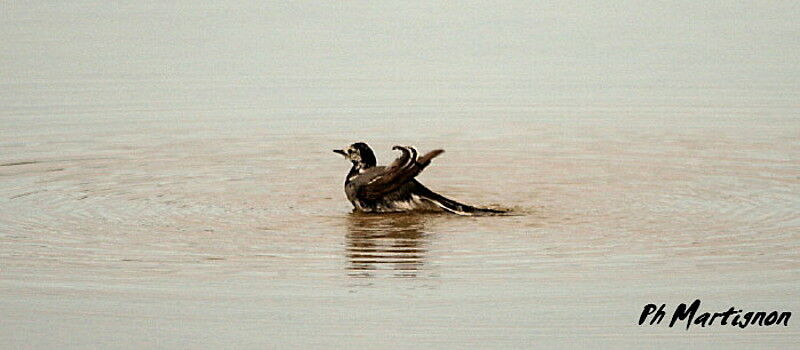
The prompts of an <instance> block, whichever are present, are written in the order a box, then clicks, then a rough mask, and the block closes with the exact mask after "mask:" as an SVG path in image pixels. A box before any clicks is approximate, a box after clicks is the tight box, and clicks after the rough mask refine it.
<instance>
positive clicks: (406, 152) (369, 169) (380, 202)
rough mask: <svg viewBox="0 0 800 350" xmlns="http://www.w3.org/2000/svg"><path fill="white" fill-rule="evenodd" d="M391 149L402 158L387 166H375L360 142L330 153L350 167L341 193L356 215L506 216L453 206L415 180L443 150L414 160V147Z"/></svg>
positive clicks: (487, 210)
mask: <svg viewBox="0 0 800 350" xmlns="http://www.w3.org/2000/svg"><path fill="white" fill-rule="evenodd" d="M392 149H393V150H399V151H400V152H402V154H401V155H400V157H398V158H397V159H396V160H395V161H394V162H392V164H389V166H377V160H376V159H375V153H373V152H372V149H370V148H369V146H367V144H366V143H363V142H357V143H354V144H352V145H350V147H348V148H347V150H339V149H337V150H333V151H334V152H336V153H339V154H341V155H343V156H344V157H345V158H347V159H348V160H350V161H351V162H352V163H353V167H352V168H351V169H350V172H349V173H348V174H347V179H346V180H345V182H344V192H345V194H346V195H347V199H348V200H349V201H350V203H353V207H355V210H356V211H362V212H368V213H389V212H405V211H414V210H420V211H436V210H445V211H447V212H450V213H454V214H459V215H474V214H478V213H504V212H505V211H501V210H495V209H485V208H476V207H473V206H470V205H466V204H462V203H459V202H456V201H454V200H452V199H449V198H445V197H444V196H442V195H440V194H438V193H436V192H433V191H431V190H429V189H428V188H427V187H425V186H423V185H422V184H421V183H419V182H418V181H417V180H415V179H414V177H416V176H417V175H418V174H419V173H420V172H421V171H422V169H425V167H426V166H428V164H430V163H431V160H432V159H433V158H435V157H436V156H438V155H440V154H442V153H444V150H440V149H437V150H433V151H430V152H428V153H427V154H425V155H424V156H422V157H419V158H417V150H415V149H414V148H413V147H408V146H394V147H392Z"/></svg>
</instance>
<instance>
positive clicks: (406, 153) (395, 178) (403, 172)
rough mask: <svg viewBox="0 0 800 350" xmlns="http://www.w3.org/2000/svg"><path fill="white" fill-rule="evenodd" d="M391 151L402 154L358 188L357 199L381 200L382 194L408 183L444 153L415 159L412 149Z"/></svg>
mask: <svg viewBox="0 0 800 350" xmlns="http://www.w3.org/2000/svg"><path fill="white" fill-rule="evenodd" d="M392 149H393V150H399V151H400V152H402V154H401V155H400V157H397V159H395V161H394V162H392V164H390V165H389V166H388V167H386V168H385V169H384V170H383V171H382V172H381V173H380V174H378V175H377V176H375V177H374V178H372V179H370V181H369V182H367V183H366V184H363V185H361V186H360V187H359V188H358V196H359V198H363V199H378V198H381V196H383V195H384V194H386V193H390V192H392V191H394V190H396V189H398V188H399V187H400V186H403V185H404V184H406V183H408V181H410V180H411V179H413V178H414V177H415V176H417V175H418V174H419V173H420V172H421V171H422V169H425V167H426V166H428V164H430V163H431V160H432V159H433V158H435V157H436V156H438V155H440V154H442V153H444V150H440V149H437V150H433V151H430V152H428V153H426V154H425V155H424V156H422V157H419V158H417V150H416V149H414V148H413V147H408V146H394V147H392Z"/></svg>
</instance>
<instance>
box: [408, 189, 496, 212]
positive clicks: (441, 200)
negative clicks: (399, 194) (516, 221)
mask: <svg viewBox="0 0 800 350" xmlns="http://www.w3.org/2000/svg"><path fill="white" fill-rule="evenodd" d="M415 192H416V193H417V194H418V195H420V196H421V197H423V198H425V199H427V200H429V201H430V202H432V203H433V204H435V205H436V206H438V207H439V208H442V209H444V210H445V211H447V212H450V213H453V214H458V215H480V214H502V213H506V212H507V211H505V210H497V209H488V208H476V207H473V206H471V205H467V204H464V203H459V202H456V201H454V200H452V199H450V198H447V197H445V196H442V195H440V194H438V193H436V192H433V191H431V190H430V189H428V188H427V187H425V186H423V185H422V184H420V183H417V188H416V191H415Z"/></svg>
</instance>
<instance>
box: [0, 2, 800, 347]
mask: <svg viewBox="0 0 800 350" xmlns="http://www.w3.org/2000/svg"><path fill="white" fill-rule="evenodd" d="M62 6H66V8H61V9H59V11H62V12H63V13H61V14H60V15H59V16H56V14H58V13H59V12H57V11H55V12H54V11H49V10H45V9H16V10H15V11H16V12H14V13H15V14H16V15H17V16H16V17H14V19H13V20H9V21H7V22H5V23H4V24H3V26H4V27H3V28H5V29H6V30H7V31H8V32H7V33H11V32H12V31H13V33H17V34H19V35H18V36H13V38H14V39H13V40H10V43H11V44H12V45H13V47H14V48H15V49H16V50H14V51H13V52H12V53H9V54H8V55H10V56H6V57H5V58H6V59H8V58H9V57H10V58H12V60H11V61H12V63H13V64H14V66H13V69H10V68H9V69H5V68H4V69H5V70H4V72H6V73H8V74H6V75H5V78H3V80H2V86H3V91H2V92H0V112H2V115H0V296H1V297H2V298H0V313H2V314H3V315H4V316H3V317H2V319H0V329H2V330H0V343H1V344H4V345H5V347H11V348H16V347H19V348H63V347H67V348H97V347H118V346H123V345H124V346H126V347H127V346H129V347H134V348H141V347H152V346H156V347H211V348H217V347H221V346H225V347H230V346H235V347H252V348H262V347H264V346H268V345H272V346H278V347H309V346H311V347H318V348H329V347H340V346H346V347H368V348H371V347H387V346H392V345H397V346H401V347H410V346H415V347H416V346H423V347H439V348H450V347H453V346H456V347H482V348H498V347H506V348H508V347H511V348H527V347H536V346H537V345H538V346H554V345H561V346H564V345H566V344H571V345H573V346H575V345H583V346H586V345H588V344H592V345H593V346H601V347H609V348H612V347H620V346H628V347H631V346H635V347H652V346H662V347H676V348H685V347H696V348H704V347H706V346H709V345H717V346H732V345H738V346H748V347H749V346H771V347H776V348H787V347H790V346H793V345H794V344H796V342H797V339H798V337H800V333H798V330H797V327H796V325H794V323H795V322H794V321H795V320H792V322H790V327H788V328H762V329H747V330H739V329H733V328H728V327H725V328H722V327H718V328H711V329H692V330H691V331H688V332H687V331H685V330H683V329H677V328H675V329H670V328H667V327H666V326H660V327H641V326H637V325H636V322H637V320H638V317H639V313H640V312H641V310H642V307H643V306H644V305H645V304H648V303H668V304H670V305H675V304H677V303H681V302H687V303H688V302H691V301H692V300H694V299H695V298H700V299H702V300H703V305H704V309H707V310H708V311H724V310H726V309H727V308H728V307H730V306H737V307H739V308H744V309H749V310H784V311H795V312H797V311H798V310H800V303H799V302H798V301H797V300H800V299H798V298H797V296H798V294H799V293H798V292H800V283H799V282H800V279H799V278H798V276H799V275H798V272H800V249H798V248H800V230H799V229H800V210H799V209H800V138H799V137H798V136H799V135H800V122H799V121H800V114H798V107H800V105H798V102H797V101H800V86H798V85H797V80H796V79H794V78H793V77H796V75H792V74H793V73H795V72H798V71H800V70H797V69H795V68H796V67H795V66H796V64H794V63H783V65H780V64H778V65H777V66H776V65H772V66H770V65H766V66H765V67H766V68H754V67H756V66H744V67H745V68H741V69H738V68H732V67H739V66H737V65H736V64H730V65H722V66H715V65H712V64H709V65H705V66H702V69H700V68H685V67H681V65H680V64H674V65H667V66H664V65H654V66H652V67H655V68H653V69H651V68H652V67H651V66H647V68H646V69H645V67H644V66H624V65H622V66H620V65H617V66H613V67H616V68H613V67H612V70H611V71H610V72H609V71H606V70H605V68H603V67H600V68H598V67H590V68H586V67H585V66H582V65H578V66H577V68H576V69H577V71H571V68H570V67H569V65H570V62H566V63H563V62H562V63H563V65H562V63H559V64H554V63H550V65H549V66H548V65H545V66H544V67H542V66H541V65H537V67H536V68H531V69H527V68H525V65H524V64H522V65H513V64H512V66H503V67H507V68H508V70H509V71H504V70H503V69H501V68H502V67H501V68H497V69H499V70H498V71H493V70H489V71H487V70H477V73H475V74H472V73H471V72H468V71H461V70H458V69H451V70H447V71H445V72H440V71H438V70H437V69H436V67H439V66H438V63H431V64H433V65H434V66H426V68H424V69H422V71H423V72H428V73H431V74H427V75H426V74H416V75H415V74H412V73H413V72H416V71H417V70H419V69H421V68H419V67H416V68H414V67H407V66H406V67H403V68H404V69H405V70H402V71H400V72H399V73H398V72H391V71H390V72H380V73H377V72H375V71H373V70H371V68H363V69H364V70H358V69H361V68H353V67H347V68H343V66H341V65H336V66H334V67H333V68H331V67H329V68H326V69H327V70H324V69H323V70H321V71H320V70H319V69H316V68H319V67H318V66H316V65H315V64H316V63H309V62H311V61H302V62H300V63H298V64H300V65H302V66H303V67H305V68H306V69H308V70H307V71H304V72H302V73H297V72H295V71H291V70H288V69H283V70H282V68H280V67H279V66H275V62H274V61H273V62H272V63H271V64H272V66H270V69H272V70H271V71H263V70H262V71H259V70H258V68H257V67H256V65H255V64H254V63H253V62H251V61H246V62H245V61H242V62H239V63H242V64H243V66H237V65H236V64H232V65H228V63H231V61H230V60H231V58H230V57H228V56H226V55H225V54H224V53H221V51H220V52H218V51H216V50H215V49H214V48H216V47H218V45H222V46H224V45H228V44H226V43H224V42H216V44H214V45H210V46H209V47H210V48H206V49H198V48H197V47H193V49H194V50H201V52H202V53H204V54H208V55H207V56H204V55H198V56H194V55H191V53H192V52H193V51H191V50H190V51H189V53H183V54H182V55H178V56H176V55H177V53H176V52H178V50H177V49H176V48H173V47H172V46H169V45H166V44H165V43H163V42H161V41H159V40H161V39H157V38H160V37H153V38H151V39H152V41H148V40H149V39H148V40H145V39H142V40H145V42H144V43H143V44H142V45H143V46H144V47H149V48H151V49H153V50H155V51H154V53H152V57H151V56H150V55H151V53H150V52H149V51H146V50H140V49H136V48H135V47H137V46H136V45H134V43H133V42H132V41H131V40H132V39H131V38H139V36H138V35H140V34H142V33H139V30H140V29H139V27H138V26H137V24H141V23H150V22H151V21H156V22H158V23H161V22H160V21H161V20H162V19H160V18H161V17H158V16H156V17H152V16H151V15H152V14H153V13H151V12H150V11H149V10H148V11H144V12H142V13H140V12H135V11H134V15H133V16H132V17H130V18H129V17H128V16H127V14H128V12H126V11H122V12H118V11H117V10H119V9H108V8H104V7H99V9H96V10H94V12H92V11H90V12H89V14H92V13H95V12H96V14H97V15H98V16H97V17H93V16H88V15H87V13H85V12H83V11H81V10H80V9H79V8H77V7H76V8H72V7H70V6H67V5H62ZM123 10H124V9H123ZM195 10H197V9H195ZM217 10H219V9H208V8H204V9H203V11H208V12H202V11H201V12H202V13H201V14H200V15H198V16H199V18H207V17H208V18H229V17H228V16H233V18H240V19H247V20H252V18H251V17H249V16H248V15H247V14H246V13H244V12H241V13H240V12H236V13H234V14H230V13H228V12H225V14H221V13H220V12H216V11H217ZM373 10H374V9H373ZM198 11H199V10H198ZM156 14H159V15H163V16H166V17H165V18H172V19H175V18H178V19H180V21H179V22H177V24H174V23H173V22H170V23H173V25H174V26H176V27H175V28H172V29H173V30H174V32H168V33H166V34H165V35H167V36H168V38H169V39H170V40H173V39H175V40H176V38H183V36H182V35H184V36H188V37H191V36H192V35H193V34H192V33H193V32H191V30H190V29H187V28H193V27H186V28H184V27H181V25H187V23H194V22H193V20H192V18H194V19H197V18H196V17H192V16H191V15H192V14H194V12H191V11H190V13H189V14H188V15H187V14H183V12H180V11H177V10H175V9H172V8H166V9H164V8H161V9H160V10H159V11H156ZM317 15H319V14H317ZM104 16H109V17H108V18H111V19H117V20H120V22H119V23H121V24H119V26H118V27H117V26H114V27H110V26H111V24H110V23H112V22H113V21H111V22H108V23H107V22H106V21H105V20H103V19H102V18H106V17H104ZM184 16H188V17H184ZM320 16H322V17H326V15H320ZM290 17H291V16H290ZM9 18H11V17H9ZM287 18H289V17H287ZM326 18H327V17H326ZM70 21H72V22H70ZM245 22H246V23H245V24H243V26H244V27H233V28H234V29H232V30H234V31H236V32H237V33H239V34H243V33H245V32H247V30H248V28H249V26H250V25H253V23H251V22H248V21H245ZM114 23H116V22H114ZM62 25H63V26H65V27H64V28H72V29H74V31H53V32H51V34H52V35H55V36H56V39H58V38H61V39H63V40H62V41H59V40H54V39H52V38H47V40H45V39H46V38H45V36H44V34H41V33H45V32H48V30H49V29H53V26H62ZM282 25H284V26H288V25H289V24H288V22H287V23H283V22H282ZM312 25H317V26H322V27H324V26H325V25H321V24H312ZM106 27H107V28H106ZM19 28H28V29H32V30H31V31H29V32H25V33H23V31H22V30H21V29H19ZM92 28H106V29H109V30H110V31H98V32H97V33H95V32H93V31H92V30H90V29H92ZM176 28H177V29H176ZM229 28H230V27H229ZM37 33H39V34H37ZM87 33H95V34H93V35H98V36H99V37H92V38H93V39H91V40H89V41H82V40H79V39H77V38H79V37H80V38H83V40H86V38H85V37H84V36H83V35H88V34H87ZM109 33H110V34H109ZM132 33H133V34H136V35H133V34H132ZM175 33H178V34H175ZM23 34H25V35H23ZM179 34H180V35H179ZM26 35H27V36H26ZM210 35H212V39H213V35H215V34H210ZM219 35H222V34H219ZM316 35H322V34H319V33H317V34H316ZM9 37H11V36H9ZM212 39H209V40H211V42H212V43H213V42H214V41H213V40H212ZM294 39H295V40H301V42H302V40H303V39H301V38H298V37H294ZM118 40H121V42H122V44H120V42H119V41H118ZM164 40H166V39H164ZM306 40H311V41H313V39H306ZM627 40H633V39H630V38H628V39H627ZM43 42H48V43H50V45H51V46H49V47H48V48H47V49H40V48H38V47H39V46H38V45H39V44H41V43H43ZM86 42H89V43H95V44H98V46H97V47H95V49H97V50H98V51H93V50H88V49H89V47H86V45H85V44H83V43H86ZM101 43H107V44H108V45H111V46H102V45H100V44H101ZM162 44H163V45H162ZM262 44H263V43H262ZM362 44H363V43H362ZM406 44H407V45H411V44H409V43H406ZM114 45H120V46H119V47H118V46H114ZM125 45H130V46H125ZM182 45H189V44H186V43H184V44H182ZM231 45H232V44H231ZM263 45H267V46H270V45H278V44H276V43H272V42H271V43H267V44H263ZM353 45H355V44H353ZM359 45H361V44H359ZM420 45H421V44H420ZM701 46H702V45H701ZM121 47H129V48H133V49H131V50H132V51H130V52H122V51H120V50H119V49H120V48H121ZM26 50H27V51H26ZM36 50H42V51H41V52H40V53H41V54H42V55H44V56H42V55H37V54H35V53H36V52H37V51H36ZM288 50H290V51H291V50H297V52H301V53H302V52H310V53H311V54H313V55H317V56H314V57H316V58H320V59H321V57H327V56H325V54H324V53H320V51H315V50H317V49H314V48H311V47H305V46H304V47H301V48H289V49H288ZM365 50H366V49H365ZM370 50H373V51H370V52H373V53H374V52H377V51H379V49H377V48H372V49H370ZM376 50H377V51H376ZM642 50H643V51H642V52H649V51H646V50H644V49H642ZM292 52H293V51H292ZM292 52H289V54H291V53H292ZM434 54H435V55H442V53H441V52H439V53H434ZM128 55H131V56H128ZM338 55H342V54H341V53H339V54H338ZM290 56H291V55H290ZM36 57H38V58H36ZM70 57H72V58H76V59H78V60H77V61H68V60H64V58H70ZM337 57H338V58H339V59H341V58H342V57H344V56H337ZM437 57H438V56H437ZM442 57H444V56H442ZM518 57H522V58H523V61H524V62H527V61H525V60H524V58H525V57H528V56H526V55H524V54H520V56H518ZM764 57H767V58H771V57H772V56H769V55H766V54H765V55H764V56H763V57H762V58H764ZM121 58H125V60H122V61H121V62H122V63H121V64H124V65H126V68H124V69H121V68H120V69H118V68H115V67H114V65H113V64H111V63H108V62H109V61H108V60H112V59H121ZM81 59H82V60H83V61H81ZM283 59H285V60H290V59H291V57H289V58H283ZM407 59H409V58H407ZM542 59H543V58H542V56H536V58H535V59H534V58H531V60H533V61H536V62H539V63H542V62H549V61H547V60H546V59H545V60H544V61H541V60H542ZM764 59H766V58H764ZM591 60H594V58H592V59H589V61H591ZM279 62H283V61H279ZM464 62H466V61H464ZM509 62H510V61H508V62H505V63H509ZM670 62H672V61H670ZM770 62H771V61H770ZM50 63H51V64H55V66H50V65H48V64H50ZM89 63H93V64H96V65H91V64H89ZM183 63H187V64H188V66H184V65H183ZM212 63H213V64H212ZM336 63H342V62H338V61H337V62H336ZM662 63H663V62H662ZM734 63H736V62H734ZM762 63H763V62H762ZM465 64H466V63H465ZM467 65H468V67H471V68H477V66H469V64H467ZM446 66H447V65H443V66H442V67H446ZM154 67H155V68H159V69H163V71H148V70H147V68H154ZM220 67H224V68H220ZM276 67H278V68H276ZM624 67H628V68H630V69H632V71H629V70H626V69H624ZM631 67H632V68H631ZM775 67H777V68H775ZM206 68H208V69H209V70H210V71H205V70H204V69H206ZM412 68H414V69H412ZM415 69H416V70H415ZM487 69H489V68H487ZM515 69H519V70H520V72H521V73H520V74H515V73H514V72H510V71H513V70H515ZM759 69H760V70H759ZM551 70H552V71H551ZM245 71H249V72H250V73H243V72H245ZM409 72H411V73H409ZM432 72H434V73H432ZM548 72H550V73H548ZM553 72H557V73H558V74H555V73H553ZM782 72H789V74H780V73H782ZM123 73H124V74H123ZM406 73H408V74H409V75H408V76H405V75H404V74H406ZM611 73H613V74H611ZM641 74H644V75H641ZM355 141H365V142H367V143H369V144H370V145H371V146H372V147H373V148H374V149H375V150H376V152H377V155H378V158H379V162H380V163H388V162H390V161H391V160H392V159H393V158H394V157H395V156H396V154H394V153H392V152H391V151H390V149H391V147H392V146H393V145H395V144H410V145H415V146H417V147H418V149H419V150H420V151H423V152H424V151H426V150H431V149H435V148H443V149H445V150H446V153H445V154H444V155H442V156H440V157H438V158H437V159H436V160H435V161H434V163H433V164H432V165H431V166H430V167H428V168H427V169H426V170H425V171H424V172H423V173H422V174H421V175H420V177H419V179H420V181H421V182H423V183H425V184H426V185H427V186H428V187H430V188H431V189H433V190H434V191H437V192H440V193H442V194H444V195H446V196H449V197H452V198H455V199H457V200H460V201H463V202H466V203H469V204H474V205H497V206H502V207H509V208H512V209H513V215H509V216H494V217H458V216H452V215H445V214H397V215H363V214H355V213H351V212H350V210H351V206H350V204H349V203H348V202H347V201H346V199H345V196H344V192H343V182H344V177H345V174H346V173H347V171H348V169H349V164H348V163H347V162H345V161H344V160H342V159H341V157H340V156H337V155H336V154H333V153H331V151H330V150H331V149H333V148H340V147H343V146H346V145H348V144H350V143H352V142H355Z"/></svg>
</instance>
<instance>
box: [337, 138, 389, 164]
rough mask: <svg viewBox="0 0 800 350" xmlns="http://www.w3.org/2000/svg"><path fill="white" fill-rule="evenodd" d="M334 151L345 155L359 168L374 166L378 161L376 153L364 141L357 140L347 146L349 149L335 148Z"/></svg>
mask: <svg viewBox="0 0 800 350" xmlns="http://www.w3.org/2000/svg"><path fill="white" fill-rule="evenodd" d="M333 151H334V152H336V153H339V154H341V155H343V156H344V157H345V158H346V159H347V160H349V161H350V162H352V163H353V166H354V167H356V168H359V169H366V168H370V167H374V166H375V165H376V164H377V163H378V162H377V160H376V159H375V153H373V152H372V149H371V148H369V146H367V144H366V143H363V142H356V143H354V144H352V145H350V147H347V149H335V150H333Z"/></svg>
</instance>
